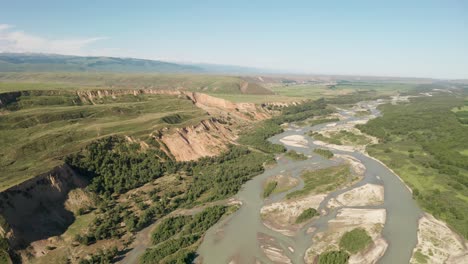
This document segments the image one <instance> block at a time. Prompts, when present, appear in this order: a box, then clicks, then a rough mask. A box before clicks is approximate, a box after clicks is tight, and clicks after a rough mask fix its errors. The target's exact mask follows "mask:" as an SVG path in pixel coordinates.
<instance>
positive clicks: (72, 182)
mask: <svg viewBox="0 0 468 264" xmlns="http://www.w3.org/2000/svg"><path fill="white" fill-rule="evenodd" d="M86 184H87V182H86V180H85V179H84V178H82V177H80V176H79V175H77V174H76V173H75V172H74V171H73V170H72V169H71V168H70V167H68V166H67V165H62V166H59V167H56V168H54V169H52V170H51V171H50V172H48V173H45V174H42V175H39V176H37V177H35V178H33V179H30V180H28V181H25V182H23V183H21V184H19V185H17V186H14V187H11V188H10V189H8V190H6V191H3V192H2V193H1V194H0V214H1V215H2V217H3V219H4V220H5V222H6V223H8V225H9V228H10V231H9V232H11V233H12V234H14V235H10V236H9V237H8V239H9V243H10V245H11V246H12V247H13V248H24V247H26V246H27V245H28V244H29V243H30V242H32V241H37V240H41V239H45V238H48V237H51V236H55V235H60V234H62V233H63V232H64V231H65V230H66V228H67V227H68V226H69V225H70V224H71V223H72V222H73V221H74V216H73V213H72V212H70V211H68V210H67V209H66V208H65V205H64V203H65V201H66V200H67V198H68V193H69V192H70V191H71V190H72V189H75V188H79V187H84V186H86Z"/></svg>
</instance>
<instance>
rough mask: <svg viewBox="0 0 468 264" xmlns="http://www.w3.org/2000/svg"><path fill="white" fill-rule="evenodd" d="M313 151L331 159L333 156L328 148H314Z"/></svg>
mask: <svg viewBox="0 0 468 264" xmlns="http://www.w3.org/2000/svg"><path fill="white" fill-rule="evenodd" d="M314 153H317V154H319V155H320V156H323V157H325V158H327V159H331V158H333V155H334V154H333V152H331V151H330V150H328V149H321V148H316V149H314Z"/></svg>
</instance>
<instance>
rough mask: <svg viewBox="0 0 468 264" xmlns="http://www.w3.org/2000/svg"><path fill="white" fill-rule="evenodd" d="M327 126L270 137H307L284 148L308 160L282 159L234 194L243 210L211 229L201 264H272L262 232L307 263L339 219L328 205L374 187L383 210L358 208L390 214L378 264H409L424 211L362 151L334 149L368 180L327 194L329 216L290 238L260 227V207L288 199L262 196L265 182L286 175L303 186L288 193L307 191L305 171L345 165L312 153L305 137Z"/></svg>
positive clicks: (348, 115) (348, 117) (350, 117)
mask: <svg viewBox="0 0 468 264" xmlns="http://www.w3.org/2000/svg"><path fill="white" fill-rule="evenodd" d="M379 103H381V102H377V101H371V102H361V103H359V104H360V106H361V108H365V109H368V110H369V111H370V112H371V115H369V116H359V117H356V116H355V115H354V113H353V112H352V111H349V110H340V114H341V115H342V116H343V117H344V118H342V120H340V121H339V122H337V124H344V123H347V122H355V121H362V120H368V119H369V118H370V116H378V115H379V114H380V113H379V111H378V110H377V106H378V104H379ZM326 126H327V124H320V125H315V126H305V127H296V126H290V127H288V128H287V129H286V131H285V132H283V133H281V134H278V135H275V136H273V137H272V138H270V139H269V140H270V141H271V142H272V143H276V144H282V143H281V142H280V139H282V138H284V137H287V136H292V135H301V136H304V137H305V138H306V139H307V141H308V142H307V144H306V145H305V146H304V147H295V146H290V145H285V147H286V148H287V149H288V150H295V151H297V152H300V153H303V154H305V155H306V156H308V157H309V158H308V159H307V160H303V161H294V160H291V159H288V158H285V157H284V154H281V155H278V156H277V164H276V165H275V166H273V167H271V168H268V169H266V170H265V172H264V173H263V174H261V175H259V176H256V177H254V178H253V179H252V180H250V181H249V182H247V183H246V184H245V185H244V186H243V188H242V189H241V191H239V193H237V195H236V196H235V198H236V199H237V200H239V201H241V202H242V206H241V207H240V209H239V210H238V211H237V212H236V213H234V214H233V215H231V216H229V217H227V218H226V219H224V220H222V221H220V222H219V223H217V224H216V225H215V226H213V227H212V228H210V229H209V230H208V232H207V233H206V235H205V238H204V240H203V242H202V244H201V246H200V247H199V249H198V254H199V256H200V257H199V260H201V261H202V262H203V263H205V264H221V263H273V262H272V261H271V260H269V259H268V258H267V256H266V255H265V254H264V253H263V251H262V250H261V248H260V243H259V239H258V236H259V234H260V233H263V234H266V235H268V236H270V237H272V238H274V239H275V240H276V242H277V243H278V244H279V246H280V247H281V248H282V249H283V252H284V253H285V255H286V256H287V257H288V258H289V259H290V260H291V261H292V263H304V254H305V252H306V250H307V249H308V248H309V247H310V246H311V245H312V243H313V240H312V237H313V236H314V235H315V234H316V233H317V232H320V231H324V230H326V229H327V223H328V221H329V220H331V219H333V218H335V217H336V214H337V209H328V208H326V204H327V203H328V201H329V200H330V199H331V198H334V197H336V196H338V195H339V194H341V193H343V192H345V191H349V190H350V189H353V188H355V187H359V186H362V185H364V184H367V183H372V184H378V185H382V186H383V187H384V203H383V204H381V205H379V206H371V207H365V206H364V207H360V208H372V209H374V208H379V209H380V208H383V209H385V210H386V221H385V225H384V228H383V231H382V235H383V238H384V239H385V240H386V242H387V243H388V248H387V250H386V251H385V254H384V255H383V256H382V258H380V260H379V261H378V263H382V264H393V263H409V260H410V258H411V255H412V251H413V248H414V247H415V245H416V243H417V228H418V219H419V217H420V216H421V213H422V211H421V209H420V208H419V207H418V205H417V204H416V202H415V201H414V200H413V199H412V195H411V193H410V191H409V190H408V188H407V187H406V185H405V184H404V183H403V182H402V181H401V180H400V179H399V177H398V176H397V175H395V174H394V173H392V172H391V171H390V170H389V169H387V168H386V167H385V166H384V165H383V164H381V163H380V162H379V161H377V160H375V159H373V158H370V157H368V156H367V155H365V154H364V153H361V152H358V151H342V150H337V149H332V148H330V150H331V151H332V152H333V153H335V154H346V155H350V156H352V157H354V158H356V159H358V160H359V161H360V162H361V163H362V164H363V165H364V166H365V168H366V170H365V174H364V177H363V178H362V179H361V180H360V181H359V182H357V183H355V184H353V185H352V186H349V187H347V188H344V189H340V190H337V191H334V192H332V193H330V194H328V196H327V197H326V198H325V200H324V201H323V202H322V203H321V204H320V207H319V208H318V210H317V211H319V212H323V211H324V210H325V211H326V212H327V213H326V214H322V216H320V218H318V219H317V220H314V221H312V222H311V223H309V224H307V225H305V226H304V227H302V228H301V229H300V230H299V231H298V232H296V233H295V235H294V236H286V235H283V234H281V233H278V232H276V231H273V230H271V229H269V228H267V227H266V226H265V225H264V224H263V223H262V219H261V214H260V210H261V208H262V207H263V206H264V205H267V204H270V203H273V202H276V201H279V200H281V199H283V198H284V196H285V195H286V192H285V193H280V194H277V195H274V196H273V197H270V198H268V199H263V197H262V194H263V186H264V182H265V180H267V179H268V178H269V177H272V176H275V175H279V174H288V175H291V176H292V177H296V178H297V179H298V180H299V182H300V184H299V185H298V186H296V187H295V188H294V189H292V190H289V191H288V192H292V191H294V190H297V189H300V188H302V187H303V182H302V180H301V178H300V175H301V173H302V172H303V171H304V170H315V169H320V168H326V167H330V166H333V165H338V164H339V163H342V161H339V160H336V159H332V160H327V159H325V158H323V157H321V156H319V155H317V154H314V153H313V152H312V151H313V150H314V149H315V148H317V147H318V146H317V145H315V144H314V143H313V139H312V138H310V137H308V136H307V135H306V134H307V133H308V132H309V131H320V130H321V129H324V128H325V127H326ZM283 145H284V144H283ZM322 148H323V147H322ZM310 227H313V228H315V231H314V232H313V233H310V232H309V233H308V232H307V230H308V229H309V228H310Z"/></svg>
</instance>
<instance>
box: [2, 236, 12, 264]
mask: <svg viewBox="0 0 468 264" xmlns="http://www.w3.org/2000/svg"><path fill="white" fill-rule="evenodd" d="M9 251H10V245H9V244H8V240H7V239H6V238H4V237H2V236H0V264H4V263H5V264H8V263H12V262H11V259H10V254H8V252H9Z"/></svg>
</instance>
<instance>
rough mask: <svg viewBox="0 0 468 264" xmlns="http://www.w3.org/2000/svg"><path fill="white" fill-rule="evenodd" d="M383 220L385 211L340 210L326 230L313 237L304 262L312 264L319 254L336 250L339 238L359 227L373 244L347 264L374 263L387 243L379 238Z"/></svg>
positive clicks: (382, 252) (329, 222) (352, 257)
mask: <svg viewBox="0 0 468 264" xmlns="http://www.w3.org/2000/svg"><path fill="white" fill-rule="evenodd" d="M385 218H386V212H385V209H354V208H344V209H340V210H339V211H338V214H337V216H336V218H335V219H332V220H330V221H328V229H327V230H326V231H324V232H319V233H317V234H316V235H315V236H314V237H313V241H314V243H313V244H312V246H311V247H310V248H309V249H308V250H307V252H306V255H305V259H304V260H305V262H306V263H314V261H315V259H316V258H317V257H318V256H319V255H320V254H321V253H323V252H326V251H329V250H338V249H339V248H338V245H339V242H340V239H341V237H342V236H343V235H344V234H345V233H346V232H348V231H351V230H353V229H355V228H358V227H360V228H364V229H365V230H366V231H367V233H368V234H369V235H370V236H371V238H372V240H373V241H374V242H373V244H372V245H371V246H369V248H367V249H365V250H364V251H363V252H360V253H358V254H355V255H353V256H351V258H350V260H349V263H375V262H376V261H377V260H378V259H379V258H380V257H381V256H382V255H383V254H384V252H385V249H386V248H387V243H386V242H385V240H384V239H383V238H382V236H381V231H382V229H383V225H384V224H385Z"/></svg>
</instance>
